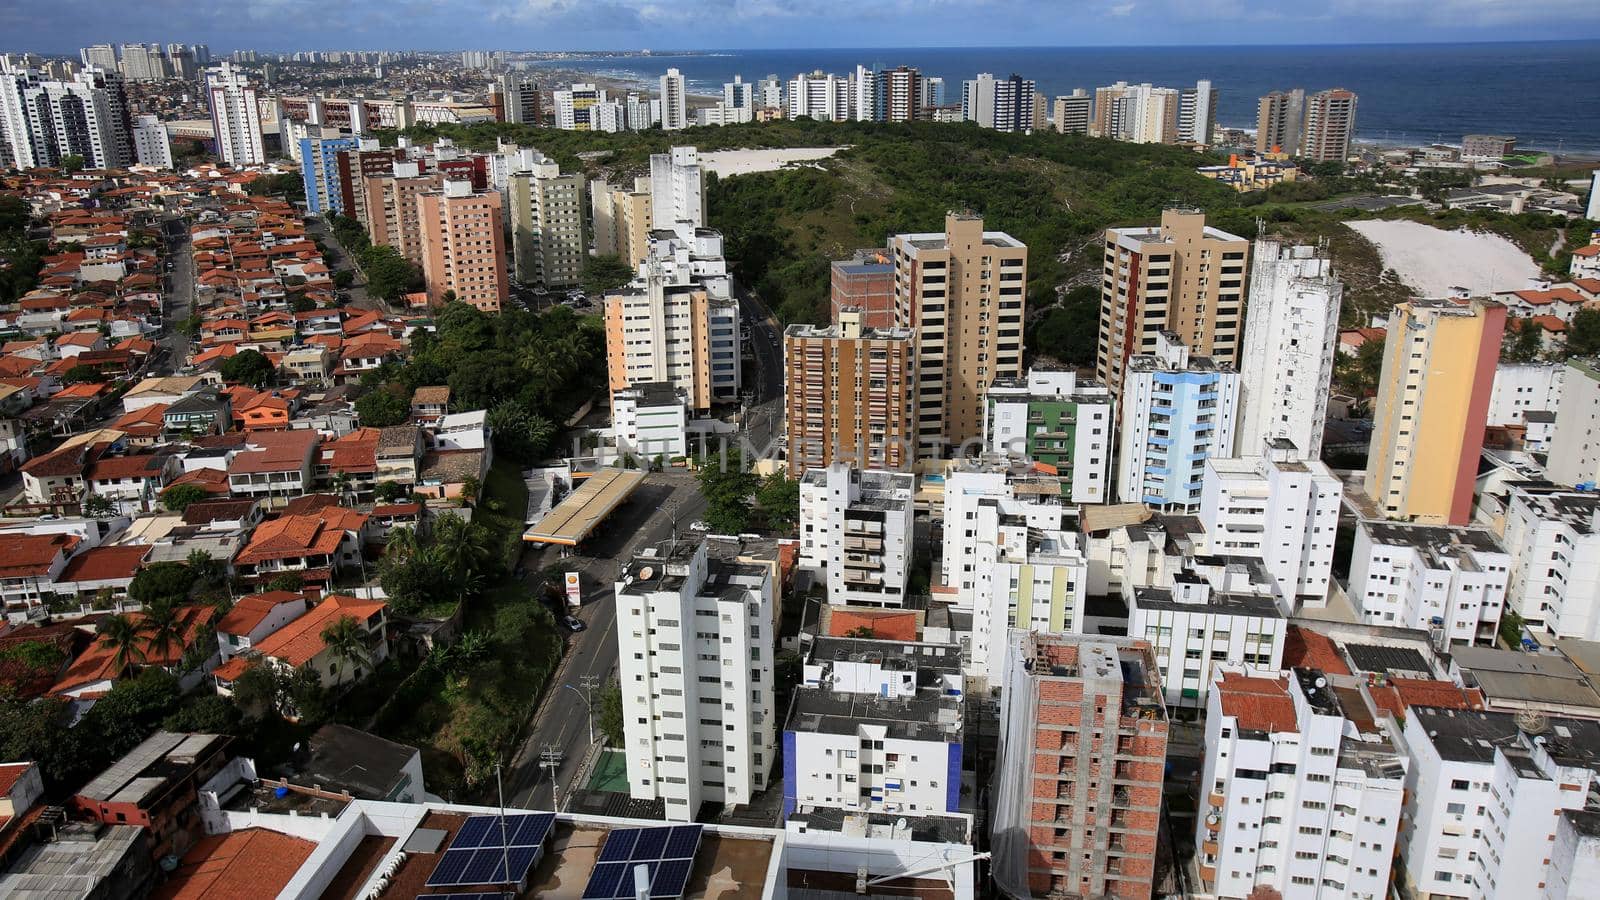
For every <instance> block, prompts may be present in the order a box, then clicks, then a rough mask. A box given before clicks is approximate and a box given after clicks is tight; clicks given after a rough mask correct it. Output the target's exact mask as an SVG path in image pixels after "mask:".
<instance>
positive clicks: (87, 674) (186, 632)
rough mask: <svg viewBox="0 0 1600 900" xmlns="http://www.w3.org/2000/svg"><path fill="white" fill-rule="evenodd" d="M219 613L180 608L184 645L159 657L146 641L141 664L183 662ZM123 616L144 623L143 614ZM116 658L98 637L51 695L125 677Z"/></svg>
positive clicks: (209, 608) (209, 609)
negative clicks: (191, 647) (188, 650)
mask: <svg viewBox="0 0 1600 900" xmlns="http://www.w3.org/2000/svg"><path fill="white" fill-rule="evenodd" d="M216 614H217V610H216V607H213V606H205V605H193V606H183V607H179V609H178V617H179V621H180V622H181V623H182V625H183V646H178V645H177V644H174V645H172V646H170V647H166V648H163V651H162V652H161V653H159V654H156V653H153V652H152V651H151V649H150V646H149V642H148V640H146V641H144V642H142V643H143V644H144V647H143V648H142V649H143V651H144V652H143V655H142V658H141V659H140V660H139V664H140V665H146V666H172V665H176V664H177V663H178V662H179V661H181V660H182V659H183V650H184V647H187V646H188V645H190V644H192V643H194V640H195V638H196V637H197V636H198V635H199V634H200V632H201V631H202V630H203V629H205V628H206V627H208V626H209V625H210V624H211V620H212V619H214V618H216ZM123 615H126V616H127V617H128V618H130V619H132V620H133V622H134V623H135V624H141V623H143V622H144V614H143V613H140V612H130V613H123ZM116 656H117V651H116V649H115V648H113V647H108V646H106V645H105V644H104V643H102V642H101V641H100V639H99V638H98V637H97V638H95V639H94V641H93V642H92V643H90V644H89V646H88V648H87V649H85V650H84V651H83V652H82V653H80V654H79V655H78V658H77V659H75V660H73V661H72V665H70V666H68V667H67V671H66V672H64V673H62V675H61V678H59V679H58V680H57V681H56V683H55V686H54V687H52V688H51V689H50V692H51V693H52V694H61V693H65V692H67V691H70V690H72V689H73V688H77V687H82V686H83V685H86V684H92V683H94V682H96V681H109V680H114V679H117V678H120V677H122V673H121V672H119V671H117V665H116Z"/></svg>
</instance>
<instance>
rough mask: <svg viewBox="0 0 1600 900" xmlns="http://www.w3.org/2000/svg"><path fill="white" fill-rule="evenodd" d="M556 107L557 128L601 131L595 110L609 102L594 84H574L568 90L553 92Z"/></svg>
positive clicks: (553, 101) (552, 99) (551, 95)
mask: <svg viewBox="0 0 1600 900" xmlns="http://www.w3.org/2000/svg"><path fill="white" fill-rule="evenodd" d="M550 98H551V102H552V103H554V104H555V107H556V127H557V128H560V129H562V130H564V131H599V130H601V129H600V128H598V127H597V124H598V123H596V122H595V117H594V114H593V108H594V106H595V105H596V104H599V103H605V102H606V101H607V99H608V98H607V97H606V92H605V91H604V90H602V89H600V88H597V87H595V86H594V85H593V84H573V85H572V86H571V87H569V88H567V89H566V90H561V91H552V92H551V94H550Z"/></svg>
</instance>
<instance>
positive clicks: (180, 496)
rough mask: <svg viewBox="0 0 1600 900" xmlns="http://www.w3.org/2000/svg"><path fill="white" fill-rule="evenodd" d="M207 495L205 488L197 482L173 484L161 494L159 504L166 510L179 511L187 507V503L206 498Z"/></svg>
mask: <svg viewBox="0 0 1600 900" xmlns="http://www.w3.org/2000/svg"><path fill="white" fill-rule="evenodd" d="M207 496H209V495H208V494H207V493H206V491H205V488H202V487H201V486H199V485H198V484H175V485H173V486H172V487H169V488H167V489H166V490H165V491H163V492H162V494H161V505H162V506H164V507H166V508H167V511H168V512H175V513H181V512H183V511H184V510H186V509H188V508H189V504H191V503H195V502H198V501H200V500H204V499H206V497H207Z"/></svg>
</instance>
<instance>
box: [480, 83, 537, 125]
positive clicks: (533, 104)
mask: <svg viewBox="0 0 1600 900" xmlns="http://www.w3.org/2000/svg"><path fill="white" fill-rule="evenodd" d="M490 90H491V95H492V96H495V97H498V98H499V103H500V116H499V120H500V121H502V122H518V123H523V124H527V125H538V124H539V118H540V110H539V85H538V84H536V83H534V81H533V80H532V79H530V78H527V77H526V76H524V75H522V74H520V73H517V72H506V73H505V74H503V75H501V76H499V77H498V78H496V79H495V80H494V81H493V82H491V83H490Z"/></svg>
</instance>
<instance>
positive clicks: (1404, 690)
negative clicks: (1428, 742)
mask: <svg viewBox="0 0 1600 900" xmlns="http://www.w3.org/2000/svg"><path fill="white" fill-rule="evenodd" d="M1370 692H1371V694H1372V702H1373V704H1374V705H1375V706H1377V707H1378V708H1380V709H1385V710H1388V711H1389V712H1391V713H1394V715H1395V717H1396V718H1398V719H1400V720H1401V721H1404V720H1405V717H1406V710H1407V709H1410V708H1411V707H1413V706H1442V707H1446V708H1448V709H1483V706H1484V705H1483V694H1482V693H1480V692H1479V691H1478V690H1476V689H1473V688H1463V687H1458V686H1457V685H1456V684H1455V683H1453V682H1449V681H1437V680H1434V679H1429V678H1394V677H1391V678H1388V679H1385V681H1384V683H1383V684H1381V685H1379V684H1373V685H1372V686H1371V688H1370Z"/></svg>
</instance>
